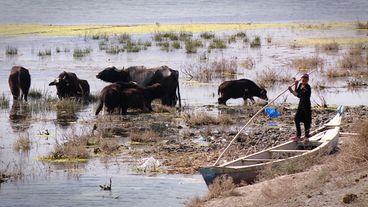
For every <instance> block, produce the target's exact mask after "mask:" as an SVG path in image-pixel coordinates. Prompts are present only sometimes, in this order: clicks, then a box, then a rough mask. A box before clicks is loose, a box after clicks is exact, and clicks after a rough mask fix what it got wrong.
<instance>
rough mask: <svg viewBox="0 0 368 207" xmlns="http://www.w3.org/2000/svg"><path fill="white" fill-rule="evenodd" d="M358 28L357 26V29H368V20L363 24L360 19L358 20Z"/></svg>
mask: <svg viewBox="0 0 368 207" xmlns="http://www.w3.org/2000/svg"><path fill="white" fill-rule="evenodd" d="M356 28H357V29H368V21H367V23H366V24H363V23H361V22H360V21H358V22H357V23H356Z"/></svg>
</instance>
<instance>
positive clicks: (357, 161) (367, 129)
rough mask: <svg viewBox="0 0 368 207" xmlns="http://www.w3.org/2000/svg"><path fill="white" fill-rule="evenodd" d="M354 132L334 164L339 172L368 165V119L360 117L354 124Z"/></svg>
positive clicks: (354, 169) (347, 171)
mask: <svg viewBox="0 0 368 207" xmlns="http://www.w3.org/2000/svg"><path fill="white" fill-rule="evenodd" d="M353 128H354V132H356V133H357V134H358V136H351V137H349V139H346V142H345V143H344V145H343V146H342V147H341V152H340V154H339V156H338V157H337V159H336V162H335V163H334V164H333V167H334V170H335V172H337V173H340V174H344V173H349V172H353V171H356V170H358V169H362V168H363V169H364V168H366V167H368V162H367V161H368V150H367V149H368V121H367V120H365V119H364V118H359V120H357V121H356V122H355V124H354V127H353Z"/></svg>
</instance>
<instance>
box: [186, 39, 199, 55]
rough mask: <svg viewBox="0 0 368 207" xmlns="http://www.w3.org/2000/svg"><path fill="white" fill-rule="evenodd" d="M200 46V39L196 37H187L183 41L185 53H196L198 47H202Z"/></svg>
mask: <svg viewBox="0 0 368 207" xmlns="http://www.w3.org/2000/svg"><path fill="white" fill-rule="evenodd" d="M202 46H203V43H202V41H201V40H198V39H196V40H192V39H189V40H186V41H185V50H186V53H197V49H198V47H202Z"/></svg>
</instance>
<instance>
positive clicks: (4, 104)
mask: <svg viewBox="0 0 368 207" xmlns="http://www.w3.org/2000/svg"><path fill="white" fill-rule="evenodd" d="M9 102H10V100H9V98H8V97H7V96H6V95H5V93H3V94H2V95H1V96H0V107H1V108H2V109H6V108H9Z"/></svg>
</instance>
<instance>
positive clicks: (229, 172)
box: [199, 106, 344, 186]
mask: <svg viewBox="0 0 368 207" xmlns="http://www.w3.org/2000/svg"><path fill="white" fill-rule="evenodd" d="M343 110H344V107H343V106H339V107H338V109H337V111H338V113H337V114H336V115H335V117H334V118H333V119H332V120H330V121H329V122H328V123H326V124H324V125H323V126H322V127H321V128H319V129H317V130H315V131H313V132H311V135H312V136H311V137H310V138H309V142H299V141H288V142H286V143H283V144H280V145H277V146H275V147H271V148H268V149H265V150H262V151H260V152H257V153H254V154H251V155H247V156H244V157H241V158H238V159H236V160H233V161H231V162H227V163H225V164H222V165H220V166H210V167H200V168H199V171H200V173H201V174H202V176H203V179H204V180H205V182H206V184H207V186H209V185H210V184H212V182H213V180H214V179H215V178H216V177H219V176H221V175H226V176H230V177H232V178H233V182H234V183H235V184H239V183H241V182H246V183H252V182H254V180H255V178H256V177H257V174H258V171H259V170H261V169H263V168H264V167H265V166H266V165H269V164H271V163H272V164H273V165H275V164H276V165H277V164H281V163H283V162H285V161H287V160H291V159H296V158H299V157H302V156H306V155H311V154H316V153H329V152H331V151H332V150H333V148H334V147H335V146H336V145H337V142H338V139H339V131H340V123H341V117H342V113H343Z"/></svg>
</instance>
